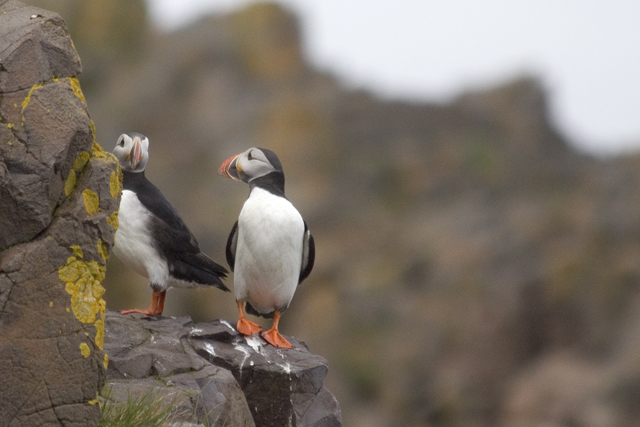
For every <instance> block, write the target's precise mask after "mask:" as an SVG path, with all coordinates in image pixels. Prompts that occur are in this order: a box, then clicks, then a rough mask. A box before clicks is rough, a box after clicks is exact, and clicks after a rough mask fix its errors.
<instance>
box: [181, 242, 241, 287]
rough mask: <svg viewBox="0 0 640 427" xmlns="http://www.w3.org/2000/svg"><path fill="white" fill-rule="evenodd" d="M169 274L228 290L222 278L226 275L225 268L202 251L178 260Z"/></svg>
mask: <svg viewBox="0 0 640 427" xmlns="http://www.w3.org/2000/svg"><path fill="white" fill-rule="evenodd" d="M172 267H173V268H172V271H171V274H172V276H174V277H175V278H176V279H180V280H184V281H187V282H195V283H198V284H200V285H205V286H207V285H208V286H215V287H216V288H219V289H222V290H223V291H226V292H229V288H227V287H226V286H225V285H224V283H222V279H223V278H226V277H227V273H228V271H227V269H226V268H224V267H223V266H221V265H220V264H218V263H216V262H215V261H213V260H212V259H211V258H209V257H208V256H207V255H205V254H203V253H202V252H200V253H198V254H195V255H190V256H188V257H186V259H181V260H178V261H177V262H174V263H173V265H172Z"/></svg>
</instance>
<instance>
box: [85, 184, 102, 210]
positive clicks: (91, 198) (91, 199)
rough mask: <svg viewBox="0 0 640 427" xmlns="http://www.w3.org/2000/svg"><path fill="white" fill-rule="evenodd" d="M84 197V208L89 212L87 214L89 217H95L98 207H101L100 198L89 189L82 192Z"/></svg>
mask: <svg viewBox="0 0 640 427" xmlns="http://www.w3.org/2000/svg"><path fill="white" fill-rule="evenodd" d="M82 197H83V199H84V208H85V209H86V210H87V213H88V214H89V215H94V214H95V213H96V212H98V207H99V206H100V198H99V197H98V195H97V194H96V193H94V192H93V191H91V190H89V189H88V188H87V189H85V190H83V191H82Z"/></svg>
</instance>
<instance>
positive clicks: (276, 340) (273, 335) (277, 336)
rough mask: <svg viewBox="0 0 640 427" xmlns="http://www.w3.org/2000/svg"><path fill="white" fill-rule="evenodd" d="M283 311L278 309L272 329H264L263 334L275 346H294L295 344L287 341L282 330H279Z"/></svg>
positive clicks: (274, 315)
mask: <svg viewBox="0 0 640 427" xmlns="http://www.w3.org/2000/svg"><path fill="white" fill-rule="evenodd" d="M280 315H281V313H280V312H279V311H278V310H276V311H275V312H274V313H273V325H272V326H271V329H269V330H267V331H264V332H263V333H262V334H261V335H262V338H264V339H265V340H266V341H267V342H268V343H269V344H271V345H272V346H274V347H281V348H293V346H292V345H291V344H290V343H289V341H287V340H286V339H285V338H284V337H283V336H282V334H281V333H280V332H278V322H280Z"/></svg>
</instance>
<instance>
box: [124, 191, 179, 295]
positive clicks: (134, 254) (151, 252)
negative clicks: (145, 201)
mask: <svg viewBox="0 0 640 427" xmlns="http://www.w3.org/2000/svg"><path fill="white" fill-rule="evenodd" d="M151 216H152V214H151V212H149V211H148V210H147V208H145V207H144V206H143V205H142V203H140V201H139V200H138V198H137V197H136V195H135V193H133V192H132V191H129V190H124V191H123V192H122V198H121V200H120V209H119V210H118V224H119V226H118V231H117V232H116V236H115V245H114V247H113V252H114V253H115V255H116V256H117V257H118V259H119V260H120V261H122V262H123V263H124V264H126V265H127V266H129V267H130V268H131V269H133V270H134V271H135V272H136V273H138V274H140V275H142V276H144V277H148V278H149V280H150V282H151V283H153V284H155V285H156V286H166V285H167V280H168V276H169V271H168V267H167V263H166V261H165V260H164V259H163V258H162V257H161V256H160V254H159V253H158V251H157V249H156V248H155V246H154V244H153V240H152V236H151V230H150V227H149V225H150V220H151Z"/></svg>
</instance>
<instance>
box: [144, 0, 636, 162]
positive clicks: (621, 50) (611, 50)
mask: <svg viewBox="0 0 640 427" xmlns="http://www.w3.org/2000/svg"><path fill="white" fill-rule="evenodd" d="M147 1H148V2H149V4H150V7H151V13H152V19H153V20H154V22H155V23H156V25H158V26H159V27H161V28H164V29H169V30H170V29H175V28H178V27H180V26H182V25H185V24H187V23H189V22H191V21H193V20H194V19H197V18H198V17H199V16H201V15H203V14H206V13H208V12H215V11H230V10H233V9H236V8H238V7H241V6H242V5H246V4H248V3H251V2H250V1H249V0H147ZM278 2H279V3H281V4H284V5H287V6H288V7H289V8H290V9H291V10H293V11H294V12H296V13H297V14H298V16H299V17H300V19H301V20H302V21H301V22H302V31H303V39H304V43H305V49H306V54H307V56H308V58H309V59H310V60H311V62H312V63H313V64H314V65H315V66H316V67H318V68H319V69H322V70H326V71H330V72H332V73H333V74H334V75H336V76H337V77H338V78H340V79H341V80H342V81H343V82H344V83H345V84H346V85H347V86H349V87H358V88H364V89H368V90H371V91H373V92H375V93H377V94H379V95H381V96H383V97H392V98H404V99H416V100H424V101H446V100H447V99H450V98H451V97H453V96H456V95H457V94H459V93H460V92H462V91H463V90H465V89H469V88H483V87H489V86H493V85H496V84H498V83H500V82H501V81H503V80H504V79H506V78H509V77H515V76H517V75H520V74H523V73H528V74H532V75H535V76H538V77H540V78H541V79H542V81H543V83H544V84H545V86H546V88H547V90H548V92H549V94H550V96H551V98H550V101H551V108H552V116H553V120H554V121H555V124H556V126H557V128H558V129H559V130H560V131H561V132H562V133H563V134H564V135H566V136H567V137H568V138H569V139H570V140H572V141H573V142H575V143H576V144H577V145H578V146H579V147H582V148H584V149H586V150H588V151H591V152H596V153H618V152H621V151H626V150H638V151H640V1H638V0H493V1H492V0H278Z"/></svg>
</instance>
